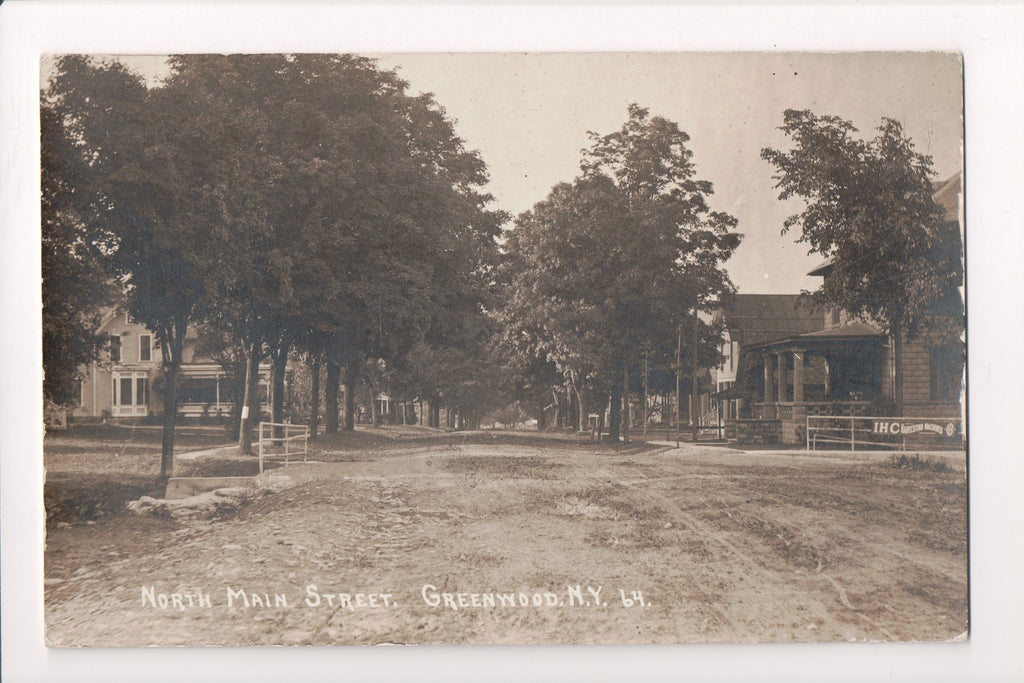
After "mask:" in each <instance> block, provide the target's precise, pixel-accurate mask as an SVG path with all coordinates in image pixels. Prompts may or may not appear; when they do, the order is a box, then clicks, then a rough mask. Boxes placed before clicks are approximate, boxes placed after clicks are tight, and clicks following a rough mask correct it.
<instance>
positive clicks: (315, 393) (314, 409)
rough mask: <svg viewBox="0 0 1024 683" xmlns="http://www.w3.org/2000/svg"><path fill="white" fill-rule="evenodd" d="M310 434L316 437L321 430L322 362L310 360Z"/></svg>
mask: <svg viewBox="0 0 1024 683" xmlns="http://www.w3.org/2000/svg"><path fill="white" fill-rule="evenodd" d="M309 376H310V383H311V387H310V391H309V434H310V436H316V435H317V432H318V431H319V429H320V360H319V359H314V358H310V359H309Z"/></svg>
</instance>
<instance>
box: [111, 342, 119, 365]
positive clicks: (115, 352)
mask: <svg viewBox="0 0 1024 683" xmlns="http://www.w3.org/2000/svg"><path fill="white" fill-rule="evenodd" d="M110 362H111V363H120V362H121V338H120V337H111V338H110Z"/></svg>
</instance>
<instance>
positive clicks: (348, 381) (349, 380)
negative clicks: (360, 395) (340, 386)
mask: <svg viewBox="0 0 1024 683" xmlns="http://www.w3.org/2000/svg"><path fill="white" fill-rule="evenodd" d="M357 384H359V361H355V360H352V361H349V363H348V365H347V366H346V367H345V431H346V432H352V431H355V428H356V385H357Z"/></svg>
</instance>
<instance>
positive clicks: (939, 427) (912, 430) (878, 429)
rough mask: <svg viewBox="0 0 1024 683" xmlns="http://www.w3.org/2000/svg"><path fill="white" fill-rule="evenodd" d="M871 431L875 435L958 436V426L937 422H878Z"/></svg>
mask: <svg viewBox="0 0 1024 683" xmlns="http://www.w3.org/2000/svg"><path fill="white" fill-rule="evenodd" d="M871 431H872V433H874V434H900V435H907V434H938V435H940V436H954V435H955V434H956V424H954V423H952V422H946V423H945V424H940V423H937V422H898V421H892V420H885V421H881V420H876V421H875V423H874V428H873V429H872V430H871Z"/></svg>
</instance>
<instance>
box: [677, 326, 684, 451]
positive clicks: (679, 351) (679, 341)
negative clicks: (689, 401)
mask: <svg viewBox="0 0 1024 683" xmlns="http://www.w3.org/2000/svg"><path fill="white" fill-rule="evenodd" d="M682 364H683V324H682V323H679V329H678V330H677V341H676V448H679V420H680V418H681V417H682V415H683V398H682V396H680V394H679V369H680V367H681V366H682Z"/></svg>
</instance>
